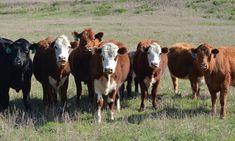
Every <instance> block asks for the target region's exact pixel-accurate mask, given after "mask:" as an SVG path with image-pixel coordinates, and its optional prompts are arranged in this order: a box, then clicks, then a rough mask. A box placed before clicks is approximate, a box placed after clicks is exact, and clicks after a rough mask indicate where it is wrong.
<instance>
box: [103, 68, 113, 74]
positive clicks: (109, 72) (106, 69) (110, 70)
mask: <svg viewBox="0 0 235 141" xmlns="http://www.w3.org/2000/svg"><path fill="white" fill-rule="evenodd" d="M104 71H105V72H106V73H108V74H111V73H113V69H110V68H105V69H104Z"/></svg>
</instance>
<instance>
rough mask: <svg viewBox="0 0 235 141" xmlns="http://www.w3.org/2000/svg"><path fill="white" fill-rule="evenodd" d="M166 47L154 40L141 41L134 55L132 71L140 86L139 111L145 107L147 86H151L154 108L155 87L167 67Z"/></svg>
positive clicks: (154, 106)
mask: <svg viewBox="0 0 235 141" xmlns="http://www.w3.org/2000/svg"><path fill="white" fill-rule="evenodd" d="M167 52H168V48H161V47H160V45H159V43H158V41H156V40H151V39H147V40H143V41H141V42H140V43H139V44H138V46H137V50H136V55H135V57H134V62H133V65H134V72H135V74H136V79H137V81H138V83H139V84H140V88H141V105H140V111H143V110H144V109H145V104H144V103H145V100H146V98H147V95H148V88H149V87H151V88H152V89H151V95H152V105H153V108H156V95H157V88H158V86H159V83H160V78H161V76H162V74H163V73H164V71H165V69H166V67H167V54H166V53H167Z"/></svg>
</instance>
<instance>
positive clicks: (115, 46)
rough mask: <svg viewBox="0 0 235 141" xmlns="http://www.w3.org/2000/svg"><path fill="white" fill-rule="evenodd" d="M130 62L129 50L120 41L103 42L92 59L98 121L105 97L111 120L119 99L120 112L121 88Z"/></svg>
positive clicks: (92, 76) (91, 66)
mask: <svg viewBox="0 0 235 141" xmlns="http://www.w3.org/2000/svg"><path fill="white" fill-rule="evenodd" d="M129 67H130V62H129V58H128V54H127V48H126V47H125V45H124V44H123V43H121V42H119V41H115V40H109V41H105V42H102V43H101V44H100V45H99V47H98V49H97V50H96V53H95V54H94V55H93V56H92V57H91V61H90V73H89V74H90V76H91V78H92V80H93V82H94V89H95V93H96V94H97V104H98V109H97V119H98V122H101V110H102V107H103V102H104V100H103V96H105V97H107V103H108V105H109V111H110V119H111V120H113V119H114V103H115V101H116V98H117V110H120V100H119V88H120V86H121V85H122V83H123V82H124V81H125V79H126V78H127V75H128V72H129Z"/></svg>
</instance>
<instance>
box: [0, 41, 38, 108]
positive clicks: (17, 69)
mask: <svg viewBox="0 0 235 141" xmlns="http://www.w3.org/2000/svg"><path fill="white" fill-rule="evenodd" d="M30 50H34V48H33V47H32V46H31V43H29V42H28V41H27V40H25V39H22V38H21V39H18V40H16V41H15V42H13V41H11V40H9V39H4V38H0V66H1V69H0V111H2V110H4V109H6V108H7V107H8V105H9V88H13V89H15V90H16V92H19V91H20V90H22V92H23V102H24V106H25V108H26V110H31V107H30V102H29V100H30V96H29V94H30V89H31V77H32V72H33V70H32V69H33V65H32V60H31V58H30Z"/></svg>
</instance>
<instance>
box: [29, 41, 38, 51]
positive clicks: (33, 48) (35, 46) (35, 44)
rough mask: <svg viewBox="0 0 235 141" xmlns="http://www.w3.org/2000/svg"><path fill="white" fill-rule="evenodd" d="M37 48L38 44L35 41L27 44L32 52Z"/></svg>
mask: <svg viewBox="0 0 235 141" xmlns="http://www.w3.org/2000/svg"><path fill="white" fill-rule="evenodd" d="M38 48H39V45H38V44H37V43H33V44H31V45H30V46H29V49H30V50H32V53H36V51H37V50H38Z"/></svg>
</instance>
